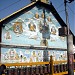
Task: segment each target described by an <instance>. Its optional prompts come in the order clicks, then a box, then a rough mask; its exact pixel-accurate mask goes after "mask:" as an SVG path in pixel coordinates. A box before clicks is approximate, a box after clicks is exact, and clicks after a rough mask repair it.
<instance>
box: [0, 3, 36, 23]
mask: <svg viewBox="0 0 75 75" xmlns="http://www.w3.org/2000/svg"><path fill="white" fill-rule="evenodd" d="M35 3H36V2H33V3H30V4H29V5H27V6H25V7H23V8H21V9H20V10H18V11H16V12H14V13H12V14H10V15H8V16H6V17H5V18H3V19H1V20H0V22H2V21H4V20H5V19H7V18H9V17H11V16H12V15H14V14H16V13H18V12H20V11H22V10H24V9H26V8H27V7H29V6H31V5H33V4H35Z"/></svg>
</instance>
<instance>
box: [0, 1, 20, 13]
mask: <svg viewBox="0 0 75 75" xmlns="http://www.w3.org/2000/svg"><path fill="white" fill-rule="evenodd" d="M20 1H21V0H18V1H16V2H14V3H12V4H10V5H8V6H7V7H5V8H3V9H1V10H0V12H1V11H3V10H5V9H7V8H9V7H10V6H12V5H14V4H16V3H18V2H20Z"/></svg>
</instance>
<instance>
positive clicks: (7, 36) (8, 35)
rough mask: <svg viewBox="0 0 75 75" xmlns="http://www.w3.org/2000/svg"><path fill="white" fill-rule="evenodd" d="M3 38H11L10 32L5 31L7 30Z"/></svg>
mask: <svg viewBox="0 0 75 75" xmlns="http://www.w3.org/2000/svg"><path fill="white" fill-rule="evenodd" d="M4 38H5V39H11V34H10V32H9V31H7V32H6V33H5V35H4Z"/></svg>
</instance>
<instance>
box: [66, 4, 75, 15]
mask: <svg viewBox="0 0 75 75" xmlns="http://www.w3.org/2000/svg"><path fill="white" fill-rule="evenodd" d="M67 6H68V8H69V9H70V10H71V12H72V13H73V14H74V15H75V12H74V11H73V10H72V9H71V8H70V6H69V5H67Z"/></svg>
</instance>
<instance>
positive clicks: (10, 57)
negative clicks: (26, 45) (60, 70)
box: [1, 48, 67, 63]
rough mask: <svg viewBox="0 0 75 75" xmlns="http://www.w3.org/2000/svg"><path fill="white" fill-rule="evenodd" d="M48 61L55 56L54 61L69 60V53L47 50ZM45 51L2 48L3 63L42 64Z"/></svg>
mask: <svg viewBox="0 0 75 75" xmlns="http://www.w3.org/2000/svg"><path fill="white" fill-rule="evenodd" d="M47 51H48V60H50V56H51V55H52V56H53V60H54V61H56V60H58V61H59V60H67V51H57V50H47ZM43 57H44V55H43V50H34V49H31V50H30V49H19V48H1V62H2V63H22V62H23V63H24V62H42V61H43Z"/></svg>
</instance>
